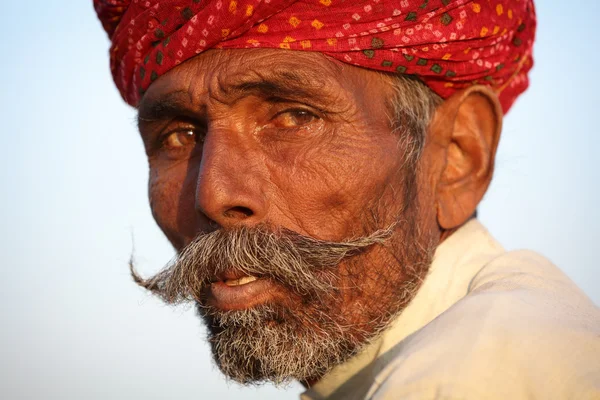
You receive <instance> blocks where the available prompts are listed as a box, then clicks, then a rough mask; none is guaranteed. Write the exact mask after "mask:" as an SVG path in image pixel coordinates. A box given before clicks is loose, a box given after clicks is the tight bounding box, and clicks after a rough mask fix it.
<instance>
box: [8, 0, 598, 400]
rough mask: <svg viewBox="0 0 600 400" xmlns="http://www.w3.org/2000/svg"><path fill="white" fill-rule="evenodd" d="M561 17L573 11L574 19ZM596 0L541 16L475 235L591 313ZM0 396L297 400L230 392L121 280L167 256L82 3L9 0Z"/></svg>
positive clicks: (97, 31) (128, 124)
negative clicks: (559, 279) (528, 252)
mask: <svg viewBox="0 0 600 400" xmlns="http://www.w3.org/2000/svg"><path fill="white" fill-rule="evenodd" d="M567 4H572V5H568V6H567ZM598 4H599V3H598V2H595V1H592V0H588V1H579V2H575V3H566V2H549V1H545V2H541V1H540V2H539V4H538V17H539V30H538V40H537V45H536V47H535V59H536V66H535V69H534V71H533V72H532V74H531V80H532V84H531V88H530V90H529V91H528V92H527V93H526V94H525V95H524V96H522V97H521V99H520V100H519V101H518V102H517V103H516V105H515V106H514V108H513V110H512V111H511V113H510V114H509V116H508V117H507V119H506V122H505V129H504V133H503V137H502V140H501V144H500V149H499V154H498V162H497V170H496V176H495V179H494V182H493V184H492V186H491V188H490V190H489V192H488V194H487V196H486V198H485V200H484V202H483V203H482V205H481V207H480V217H481V220H482V221H483V222H484V223H485V224H486V225H487V226H488V228H489V229H490V230H491V232H492V233H493V234H494V235H495V236H496V237H497V238H498V239H499V240H500V241H501V242H502V243H503V244H504V245H505V247H506V248H508V249H517V248H530V249H533V250H536V251H539V252H540V253H542V254H544V255H546V256H547V257H548V258H550V259H551V260H552V261H554V262H555V263H556V264H557V265H559V266H560V267H561V268H562V269H563V271H565V272H566V273H567V274H568V275H569V276H570V277H571V278H572V279H573V280H574V281H575V282H576V283H577V284H578V285H579V286H580V287H581V288H582V289H583V290H584V291H585V292H586V293H587V294H588V295H589V296H590V297H591V298H592V299H593V300H594V301H595V302H596V304H599V303H600V289H598V288H599V287H600V272H599V267H598V265H597V264H598V262H597V256H596V254H595V252H596V250H597V249H596V246H597V245H598V244H597V242H598V240H600V228H599V227H600V212H599V208H598V207H599V206H598V205H599V204H600V191H599V183H600V162H599V161H598V157H597V152H598V151H600V136H599V129H598V122H597V121H598V117H599V115H598V104H599V100H600V95H599V94H598V93H599V92H600V84H599V80H598V76H597V75H596V74H597V73H598V72H600V56H599V55H598V53H599V50H600V42H599V40H598V35H599V33H600V32H599V28H598V15H600V9H599V8H600V7H599V5H598ZM2 10H3V18H2V20H3V22H2V24H1V25H0V33H1V37H2V39H3V40H2V45H1V47H0V49H1V51H0V77H1V78H0V79H2V90H1V92H0V106H1V110H2V121H3V122H4V123H3V126H4V128H3V132H2V143H4V146H5V150H6V152H5V153H4V156H3V158H2V163H3V164H2V168H0V182H1V183H2V187H3V188H4V189H3V196H1V197H0V218H1V221H2V224H1V226H2V228H1V229H2V230H1V236H2V237H1V239H2V240H0V249H1V254H2V256H1V257H2V265H3V267H2V269H1V272H0V274H1V279H2V282H4V283H5V288H4V290H2V291H1V293H0V315H1V318H2V329H0V343H1V345H0V368H1V371H0V398H3V399H61V400H64V399H201V398H207V397H208V398H212V397H216V396H220V398H227V399H229V398H240V399H242V398H243V399H258V398H271V399H293V398H296V397H297V395H298V393H299V392H300V390H301V389H300V388H299V386H298V385H292V386H291V388H289V390H288V391H287V392H281V391H277V390H276V389H273V388H271V387H269V386H267V387H264V388H261V389H260V390H255V389H240V388H239V387H237V386H235V385H229V386H228V385H227V384H226V382H225V380H224V379H223V378H222V377H221V375H220V374H219V373H218V372H217V371H216V370H215V368H214V367H213V366H212V364H211V361H210V356H209V351H208V346H207V345H206V343H205V341H204V339H203V337H204V331H203V328H202V327H201V324H200V322H199V321H198V320H197V319H196V318H195V316H194V315H193V311H192V310H189V309H172V308H170V307H166V306H163V305H161V303H159V302H158V301H157V300H155V299H153V298H151V297H149V296H148V295H146V294H145V293H143V292H142V291H141V290H140V289H138V288H137V287H136V286H135V285H134V284H133V283H132V282H131V281H130V278H129V273H128V270H127V260H128V258H129V255H130V252H131V246H132V239H131V238H132V233H133V235H134V236H135V246H136V254H137V258H138V261H139V262H140V269H141V271H142V272H145V273H150V272H152V271H156V270H157V269H158V268H159V267H160V266H161V265H162V264H163V263H164V262H165V261H167V260H168V259H169V258H170V257H171V256H172V255H173V251H172V249H171V248H170V246H169V245H168V243H167V242H166V240H165V239H164V238H163V236H162V234H161V232H160V231H159V230H158V228H156V227H155V224H154V222H153V220H152V217H151V215H150V212H149V207H148V202H147V199H146V178H147V167H146V160H145V156H144V152H143V149H142V146H141V142H140V139H139V138H138V135H137V132H136V127H135V123H134V116H135V114H134V112H133V110H132V109H130V108H129V107H128V106H126V105H125V104H124V103H123V102H122V101H121V100H120V98H119V96H118V94H117V92H116V89H115V88H114V86H113V84H112V81H111V79H110V75H109V69H108V56H107V50H108V40H107V39H106V36H105V34H104V31H102V29H101V27H100V24H99V23H98V22H97V21H96V19H95V15H94V13H93V10H92V5H91V0H89V1H87V0H86V1H77V2H74V1H69V2H67V1H65V0H55V1H51V2H50V1H39V0H38V1H29V2H15V1H6V0H2Z"/></svg>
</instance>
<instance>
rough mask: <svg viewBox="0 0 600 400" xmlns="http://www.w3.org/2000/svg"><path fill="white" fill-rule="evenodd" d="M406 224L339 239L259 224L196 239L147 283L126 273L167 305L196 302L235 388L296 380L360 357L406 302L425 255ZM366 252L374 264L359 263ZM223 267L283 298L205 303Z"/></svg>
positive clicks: (313, 376) (412, 228) (415, 286)
mask: <svg viewBox="0 0 600 400" xmlns="http://www.w3.org/2000/svg"><path fill="white" fill-rule="evenodd" d="M415 226H416V225H415V221H413V220H412V218H411V219H409V220H405V221H400V222H396V223H394V224H393V225H391V226H389V227H388V228H386V229H382V230H377V231H375V232H374V233H372V234H370V235H368V236H364V237H360V238H358V239H352V240H347V241H345V242H329V241H322V240H318V239H314V238H310V237H306V236H302V235H300V234H298V233H295V232H291V231H288V230H285V229H280V230H274V229H273V228H272V227H269V226H266V225H260V226H257V227H240V228H236V229H233V230H227V231H226V230H218V231H214V232H211V233H207V234H201V235H199V236H198V237H197V238H196V239H195V240H194V241H192V242H191V243H190V244H189V245H188V246H186V248H185V249H183V251H181V252H180V254H179V255H178V256H177V257H176V258H175V259H174V260H172V261H171V262H170V263H169V264H168V265H167V266H166V268H165V269H163V270H162V271H161V272H159V273H158V274H156V275H155V276H154V277H151V278H148V279H143V278H141V277H140V276H139V275H138V274H137V272H136V271H135V269H134V268H133V265H131V268H132V275H133V277H134V280H135V281H136V282H137V283H138V284H139V285H140V286H142V287H144V288H146V289H148V290H149V291H151V292H152V293H153V294H155V295H157V296H159V297H161V298H162V299H163V300H164V301H165V302H166V303H168V304H178V303H182V302H190V301H193V302H195V303H196V305H197V310H198V313H199V314H200V316H201V317H202V318H203V319H204V321H205V322H206V324H207V326H208V328H209V335H208V340H209V342H210V344H211V346H212V352H213V355H214V359H215V362H216V364H217V365H218V367H219V368H220V369H221V371H222V372H223V373H224V374H225V375H226V376H228V377H230V378H231V379H233V380H235V381H237V382H239V383H243V384H248V383H261V382H265V381H269V382H273V383H276V384H279V383H286V382H288V381H290V380H293V379H296V380H299V381H302V382H305V381H310V380H315V379H319V378H320V377H322V376H323V375H324V374H326V373H327V372H328V371H330V370H331V369H332V368H333V367H334V366H336V365H339V364H341V363H343V362H345V361H347V360H348V359H350V358H351V357H353V356H354V355H356V354H357V353H358V352H360V350H361V349H363V348H364V347H365V346H366V345H368V343H370V342H372V341H373V340H374V339H375V338H377V337H378V336H379V335H380V334H381V332H382V331H384V330H385V329H386V327H387V326H388V325H389V324H390V323H391V321H392V320H393V319H394V318H396V317H397V315H398V314H399V313H400V312H401V311H402V310H403V309H404V307H405V306H406V305H407V304H408V303H409V302H410V300H411V299H412V298H413V297H414V295H415V293H416V291H417V289H418V288H419V286H420V283H421V281H422V279H423V278H424V276H425V274H426V272H427V270H428V267H429V264H430V262H431V258H432V253H433V246H431V245H430V246H425V245H423V243H424V242H426V240H424V239H423V238H422V237H420V235H418V234H417V232H418V229H416V228H415ZM392 237H394V239H396V240H394V241H391V240H390V239H391V238H392ZM373 251H377V252H378V255H379V256H380V258H379V259H378V266H377V267H371V266H369V265H366V264H367V260H366V259H365V258H366V257H368V256H369V253H371V252H373ZM379 253H381V254H379ZM341 265H343V266H344V268H343V272H340V269H341V268H340V266H341ZM231 266H235V269H236V270H237V271H240V272H241V273H243V274H247V275H250V276H256V277H263V278H268V279H271V280H273V281H275V282H276V283H277V284H278V285H280V286H282V287H283V288H285V289H287V291H288V292H289V293H290V296H289V300H290V301H289V302H286V304H279V303H268V304H263V305H260V306H256V307H253V308H250V309H245V310H237V311H222V310H219V309H217V308H214V307H211V306H210V305H209V304H208V303H207V301H206V296H205V293H206V288H207V287H208V286H209V285H210V283H211V280H212V279H214V277H215V276H216V275H217V274H218V273H220V272H224V271H226V270H228V269H229V268H231ZM382 266H385V267H383V268H382ZM373 288H375V290H374V289H373Z"/></svg>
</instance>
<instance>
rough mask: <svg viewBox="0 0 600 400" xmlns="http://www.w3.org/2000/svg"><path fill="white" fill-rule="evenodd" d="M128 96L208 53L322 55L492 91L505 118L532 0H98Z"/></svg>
mask: <svg viewBox="0 0 600 400" xmlns="http://www.w3.org/2000/svg"><path fill="white" fill-rule="evenodd" d="M94 7H95V9H96V12H97V14H98V17H99V18H100V20H101V22H102V25H103V26H104V29H105V30H106V32H107V33H108V35H109V37H110V39H111V41H112V45H111V50H110V63H111V71H112V74H113V78H114V80H115V83H116V85H117V87H118V88H119V91H120V92H121V95H122V96H123V98H124V99H125V101H127V102H128V103H129V104H131V105H133V106H136V105H137V103H138V102H139V100H140V98H141V96H142V95H143V93H144V91H145V90H146V89H147V88H148V86H150V84H151V83H152V82H153V81H154V80H155V79H157V78H158V77H159V76H161V75H163V74H164V73H165V72H167V71H169V70H170V69H172V68H173V67H175V66H176V65H178V64H180V63H182V62H184V61H186V60H188V59H190V58H192V57H194V56H195V55H196V54H199V53H201V52H203V51H205V50H208V49H211V48H223V49H237V48H281V49H290V50H303V51H317V52H320V53H323V54H325V55H327V56H330V57H332V58H334V59H337V60H340V61H342V62H345V63H348V64H353V65H357V66H361V67H364V68H369V69H373V70H379V71H387V72H395V73H401V74H410V75H416V76H418V77H419V78H420V79H421V80H422V81H423V82H424V83H425V84H426V85H427V86H429V87H430V88H431V89H432V90H433V91H434V92H436V93H437V94H439V95H440V96H441V97H443V98H447V97H449V96H450V95H452V93H454V92H455V91H457V90H459V89H462V88H465V87H467V86H469V85H473V84H483V85H488V86H491V87H492V89H494V90H495V91H496V93H497V94H498V96H499V98H500V102H501V104H502V107H503V109H504V111H505V112H507V111H508V109H509V108H510V106H511V105H512V103H513V102H514V100H515V99H516V97H517V96H518V95H519V94H521V93H522V92H523V91H524V90H525V89H526V88H527V86H528V84H529V80H528V77H527V73H528V72H529V70H530V69H531V67H532V65H533V60H532V46H533V40H534V35H535V27H536V17H535V9H534V5H533V0H476V1H470V0H394V1H392V0H163V1H156V0H94Z"/></svg>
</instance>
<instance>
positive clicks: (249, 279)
mask: <svg viewBox="0 0 600 400" xmlns="http://www.w3.org/2000/svg"><path fill="white" fill-rule="evenodd" d="M257 279H258V278H257V277H255V276H244V277H242V278H240V279H229V280H226V281H225V284H226V285H227V286H242V285H245V284H247V283H250V282H254V281H255V280H257Z"/></svg>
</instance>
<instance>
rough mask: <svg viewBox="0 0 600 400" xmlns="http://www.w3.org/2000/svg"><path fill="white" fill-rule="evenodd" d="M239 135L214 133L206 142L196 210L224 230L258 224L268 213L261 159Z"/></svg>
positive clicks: (197, 184) (197, 191)
mask: <svg viewBox="0 0 600 400" xmlns="http://www.w3.org/2000/svg"><path fill="white" fill-rule="evenodd" d="M251 147H252V146H250V145H248V144H247V143H245V142H244V140H242V139H241V138H236V134H235V133H232V132H226V131H216V130H215V131H211V132H209V133H208V134H207V135H206V137H205V140H204V144H203V148H202V160H201V162H200V168H199V171H198V180H197V183H196V198H195V205H196V211H197V212H199V213H201V214H204V215H205V216H206V217H207V218H208V219H210V220H212V221H214V222H215V223H217V224H218V225H219V226H221V227H224V228H230V227H234V226H236V225H248V226H252V225H256V224H258V223H259V222H261V221H263V220H264V218H265V216H266V213H267V203H266V197H265V193H264V190H263V189H264V188H263V185H264V182H265V181H266V180H265V179H263V173H262V170H263V168H262V167H261V165H260V160H261V158H260V156H259V154H258V152H257V151H254V150H252V149H251Z"/></svg>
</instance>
